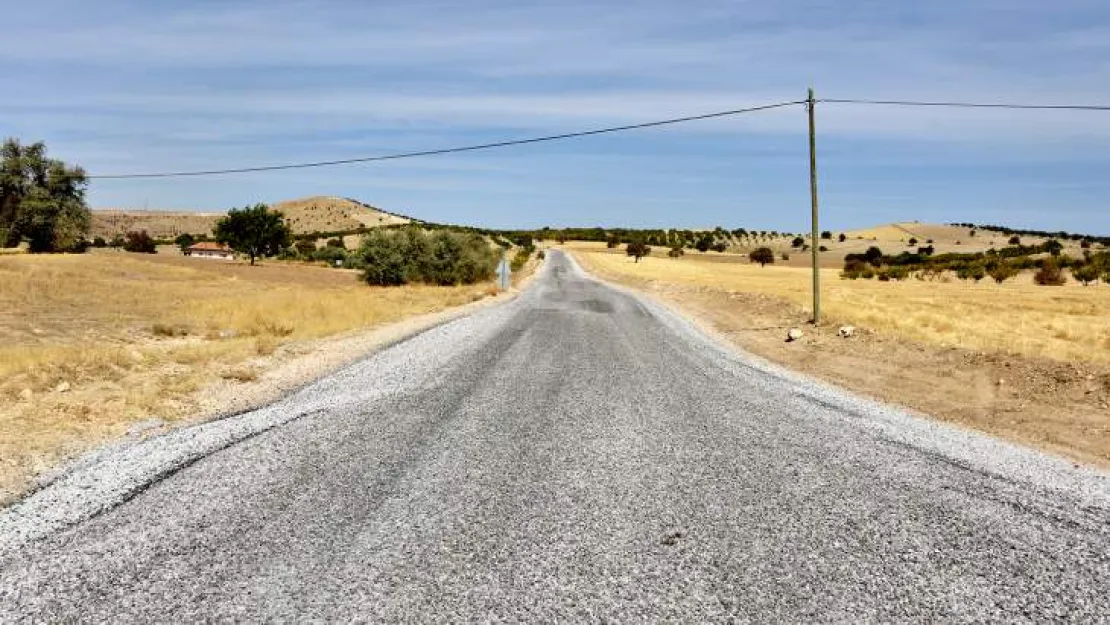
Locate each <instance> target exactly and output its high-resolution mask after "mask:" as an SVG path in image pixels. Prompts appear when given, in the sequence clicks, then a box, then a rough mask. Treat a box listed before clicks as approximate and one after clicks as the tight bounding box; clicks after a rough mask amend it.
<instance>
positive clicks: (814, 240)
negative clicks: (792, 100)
mask: <svg viewBox="0 0 1110 625" xmlns="http://www.w3.org/2000/svg"><path fill="white" fill-rule="evenodd" d="M816 104H817V101H816V100H814V99H813V88H812V87H810V89H809V97H808V98H807V99H806V110H807V111H808V112H809V205H810V210H811V211H812V214H811V220H812V224H811V225H812V227H813V233H812V235H811V240H810V242H809V246H810V249H811V251H812V252H813V325H818V324H819V323H820V322H821V263H820V252H819V249H818V248H819V243H818V242H819V241H820V240H821V239H820V230H819V226H818V222H817V130H816V127H815V126H814V124H813V109H814V107H815V105H816Z"/></svg>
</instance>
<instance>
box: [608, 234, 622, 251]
mask: <svg viewBox="0 0 1110 625" xmlns="http://www.w3.org/2000/svg"><path fill="white" fill-rule="evenodd" d="M620 244H621V242H620V239H618V238H617V237H609V239H608V240H607V241H605V247H606V248H608V249H613V248H614V247H617V246H618V245H620Z"/></svg>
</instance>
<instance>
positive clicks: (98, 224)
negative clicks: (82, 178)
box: [90, 196, 410, 239]
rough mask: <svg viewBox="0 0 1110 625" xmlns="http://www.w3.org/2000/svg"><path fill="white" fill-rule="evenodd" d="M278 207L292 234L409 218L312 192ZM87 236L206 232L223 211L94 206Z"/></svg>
mask: <svg viewBox="0 0 1110 625" xmlns="http://www.w3.org/2000/svg"><path fill="white" fill-rule="evenodd" d="M271 208H273V209H275V210H279V211H281V212H282V213H283V214H284V215H285V218H286V222H287V223H288V224H289V226H290V227H291V228H292V229H293V233H294V234H303V233H308V232H337V231H342V230H354V229H356V228H359V227H361V226H366V227H368V228H373V227H376V226H387V225H395V224H406V223H409V221H410V220H409V219H408V218H405V217H400V216H397V215H393V214H391V213H387V212H385V211H382V210H379V209H376V208H374V207H372V206H368V205H365V204H360V203H358V202H354V201H352V200H348V199H345V198H339V197H331V196H314V197H306V198H301V199H297V200H286V201H283V202H278V203H276V204H272V205H271ZM92 214H93V220H92V231H91V234H90V236H94V237H95V236H100V237H104V238H105V239H111V238H112V237H113V236H114V235H116V234H123V233H126V232H129V231H132V230H146V231H147V232H148V233H149V234H150V236H152V237H154V238H158V239H165V238H170V239H172V238H174V237H176V236H177V235H179V234H182V233H185V232H188V233H190V234H209V233H211V232H212V228H213V227H214V226H215V225H216V220H217V219H219V218H220V217H223V216H224V215H225V214H226V213H223V212H220V213H214V212H207V213H201V212H190V211H157V210H121V209H97V210H94V211H93V213H92Z"/></svg>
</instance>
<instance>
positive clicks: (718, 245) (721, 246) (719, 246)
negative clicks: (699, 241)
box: [709, 241, 728, 254]
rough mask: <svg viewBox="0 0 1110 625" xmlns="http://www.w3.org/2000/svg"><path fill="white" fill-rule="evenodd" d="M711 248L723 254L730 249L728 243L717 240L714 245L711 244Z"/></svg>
mask: <svg viewBox="0 0 1110 625" xmlns="http://www.w3.org/2000/svg"><path fill="white" fill-rule="evenodd" d="M709 249H711V250H713V251H714V252H721V253H722V254H723V253H724V252H725V251H727V250H728V244H727V243H725V242H724V241H717V242H715V243H714V244H713V245H711V246H710V248H709Z"/></svg>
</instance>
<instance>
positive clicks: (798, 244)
mask: <svg viewBox="0 0 1110 625" xmlns="http://www.w3.org/2000/svg"><path fill="white" fill-rule="evenodd" d="M805 244H806V240H805V239H803V238H802V237H794V240H793V241H791V242H790V245H791V247H801V246H803V245H805Z"/></svg>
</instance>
